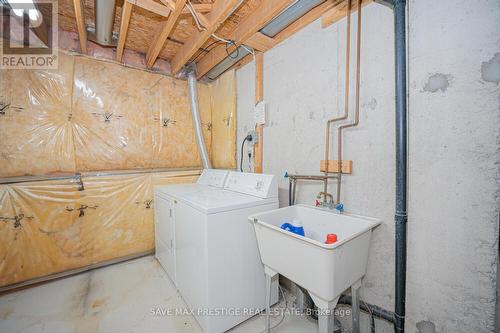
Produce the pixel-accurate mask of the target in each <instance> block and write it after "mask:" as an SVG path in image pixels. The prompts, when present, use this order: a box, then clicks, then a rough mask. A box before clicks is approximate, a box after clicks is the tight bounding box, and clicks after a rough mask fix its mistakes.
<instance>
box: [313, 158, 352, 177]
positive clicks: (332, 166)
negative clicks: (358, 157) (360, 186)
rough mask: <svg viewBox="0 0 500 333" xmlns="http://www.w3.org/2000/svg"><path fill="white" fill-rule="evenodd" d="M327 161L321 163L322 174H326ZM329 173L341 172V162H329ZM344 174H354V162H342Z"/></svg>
mask: <svg viewBox="0 0 500 333" xmlns="http://www.w3.org/2000/svg"><path fill="white" fill-rule="evenodd" d="M325 168H326V161H325V160H322V161H321V163H320V168H319V171H320V172H325ZM328 172H333V173H336V172H339V161H338V160H329V161H328ZM342 173H347V174H351V173H352V160H342Z"/></svg>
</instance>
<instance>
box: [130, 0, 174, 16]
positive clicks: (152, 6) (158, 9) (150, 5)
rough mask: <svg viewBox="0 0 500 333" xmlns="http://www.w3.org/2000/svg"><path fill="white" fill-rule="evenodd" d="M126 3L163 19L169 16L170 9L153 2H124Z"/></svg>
mask: <svg viewBox="0 0 500 333" xmlns="http://www.w3.org/2000/svg"><path fill="white" fill-rule="evenodd" d="M126 1H127V2H130V3H131V4H133V5H136V6H139V7H141V8H144V9H146V10H149V11H150V12H153V13H155V14H158V15H161V16H164V17H168V15H170V12H171V10H170V8H168V7H167V6H164V5H162V4H160V3H158V2H155V1H153V0H126Z"/></svg>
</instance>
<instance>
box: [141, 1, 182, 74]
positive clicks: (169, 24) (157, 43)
mask: <svg viewBox="0 0 500 333" xmlns="http://www.w3.org/2000/svg"><path fill="white" fill-rule="evenodd" d="M186 1H187V0H177V3H176V4H175V10H174V11H173V12H172V13H171V14H170V16H169V17H168V20H166V21H164V22H163V23H162V25H161V27H160V29H159V30H158V32H157V34H156V36H155V39H154V42H153V43H152V44H151V45H150V46H149V49H148V52H147V54H146V65H147V68H151V67H153V65H154V63H155V61H156V58H158V55H159V54H160V52H161V50H162V49H163V45H165V41H166V40H167V38H168V36H170V34H171V33H172V31H173V30H174V27H175V25H176V24H177V21H178V18H179V15H180V14H181V12H182V9H183V8H184V5H185V4H186Z"/></svg>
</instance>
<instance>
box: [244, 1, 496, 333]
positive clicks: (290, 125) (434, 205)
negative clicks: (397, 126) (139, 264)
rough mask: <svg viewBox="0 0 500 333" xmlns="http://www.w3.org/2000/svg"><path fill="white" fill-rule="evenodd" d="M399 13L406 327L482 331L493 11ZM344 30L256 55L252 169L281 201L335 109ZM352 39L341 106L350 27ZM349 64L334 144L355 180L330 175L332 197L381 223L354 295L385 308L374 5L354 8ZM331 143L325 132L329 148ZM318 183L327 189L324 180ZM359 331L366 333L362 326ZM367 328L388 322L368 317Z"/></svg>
mask: <svg viewBox="0 0 500 333" xmlns="http://www.w3.org/2000/svg"><path fill="white" fill-rule="evenodd" d="M408 7H409V11H408V22H409V43H408V49H409V59H408V66H409V155H410V158H409V221H408V281H407V282H408V283H407V326H406V327H407V331H408V332H418V333H434V332H464V333H465V332H493V331H494V323H495V300H496V297H495V290H496V271H497V258H498V218H499V217H498V214H499V198H500V192H499V174H500V172H499V169H498V162H499V160H500V158H499V157H500V154H499V148H498V147H499V140H500V136H499V128H500V121H499V120H500V109H499V108H500V85H499V82H500V29H498V26H499V22H500V4H499V3H498V1H496V0H480V1H464V0H460V1H452V0H445V1H439V2H435V1H430V0H418V1H417V0H410V1H409V4H408ZM352 19H353V22H354V23H355V22H356V21H355V20H356V14H353V17H352ZM345 29H346V22H345V20H342V21H340V22H338V23H336V24H334V25H332V26H330V27H328V28H326V29H323V28H322V27H321V22H320V20H318V21H316V22H314V23H312V24H310V25H309V26H308V27H306V28H304V29H303V30H301V31H300V32H298V33H297V34H295V35H294V36H292V37H291V38H290V39H288V40H286V41H285V42H283V43H282V44H280V45H278V46H277V47H275V48H274V49H272V50H270V51H268V52H266V53H265V56H264V99H265V100H266V101H267V102H268V105H269V108H268V111H269V112H268V119H267V123H266V126H265V129H264V172H265V173H272V174H275V175H277V176H278V178H279V179H280V199H281V200H280V201H281V204H282V205H286V204H287V201H288V194H287V189H288V183H287V180H286V179H284V178H283V177H282V176H283V174H284V173H285V172H286V171H288V172H290V173H304V174H318V173H319V161H320V160H321V159H323V153H324V144H325V143H324V138H325V137H324V136H325V134H324V132H325V121H326V120H327V119H329V118H332V117H335V116H336V115H338V114H340V113H341V112H342V111H343V107H344V97H343V96H344V79H345V78H344V76H345V75H344V71H345V69H344V64H345V55H344V53H345ZM351 32H352V35H351V36H352V39H351V40H352V43H351V46H352V49H351V51H352V52H351V64H352V66H351V78H352V79H351V98H350V105H351V110H354V101H355V99H354V75H355V68H354V67H355V61H354V59H355V45H356V44H355V35H356V27H355V24H353V27H352V31H351ZM361 68H362V73H361V94H360V103H361V116H360V125H359V127H357V128H355V129H349V130H346V131H345V137H344V138H345V140H344V142H345V146H344V158H345V159H351V160H353V161H354V172H353V174H352V175H349V176H345V177H344V178H343V192H342V201H343V202H344V204H345V206H346V209H347V210H348V211H351V212H354V213H358V214H363V215H369V216H375V217H378V218H381V219H383V221H384V223H383V225H382V226H380V227H379V228H378V229H377V230H376V231H375V232H374V237H373V241H372V248H371V254H370V260H369V265H368V271H367V275H366V278H365V280H364V288H363V292H362V298H363V299H364V300H365V301H367V302H370V303H373V304H377V305H379V306H382V307H384V308H386V309H389V310H393V308H394V226H393V225H394V217H393V216H394V185H395V170H394V159H395V154H394V135H395V134H394V131H395V130H394V123H395V115H394V36H393V15H392V11H391V10H390V9H388V8H386V7H383V6H381V5H378V4H370V5H367V6H366V7H364V11H363V26H362V51H361ZM254 69H255V67H254V64H253V63H250V64H248V65H246V66H244V67H243V68H241V69H240V70H238V71H237V95H238V97H237V124H238V135H237V143H238V147H239V145H240V144H241V142H242V140H243V138H244V136H245V135H246V133H247V131H248V130H250V129H252V128H253V103H254ZM334 133H335V131H334ZM334 140H335V141H334ZM335 142H336V135H334V136H333V138H332V142H331V146H333V147H336V144H335ZM246 152H247V149H245V156H244V163H243V166H244V169H245V170H249V168H250V167H251V164H250V165H249V163H248V157H247V155H246ZM335 153H336V152H335ZM238 154H239V148H238ZM238 161H239V156H238ZM330 189H331V192H332V193H334V189H335V186H334V182H331V187H330ZM320 190H321V185H320V184H318V183H300V184H299V185H298V192H297V201H298V202H299V203H310V204H313V203H314V199H315V197H316V194H317V193H318V192H319V191H320ZM363 325H364V327H363V329H364V331H367V329H368V323H367V321H366V318H365V320H363ZM377 332H392V327H391V326H390V325H388V324H386V323H383V322H379V321H377Z"/></svg>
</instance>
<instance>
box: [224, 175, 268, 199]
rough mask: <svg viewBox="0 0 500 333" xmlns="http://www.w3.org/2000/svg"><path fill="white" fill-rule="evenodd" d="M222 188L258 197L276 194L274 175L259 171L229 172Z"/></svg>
mask: <svg viewBox="0 0 500 333" xmlns="http://www.w3.org/2000/svg"><path fill="white" fill-rule="evenodd" d="M224 189H226V190H230V191H234V192H239V193H243V194H249V195H254V196H256V197H259V198H272V197H277V196H278V184H277V182H276V179H275V177H274V175H264V174H261V173H246V172H229V175H228V177H227V181H226V185H225V186H224Z"/></svg>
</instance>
